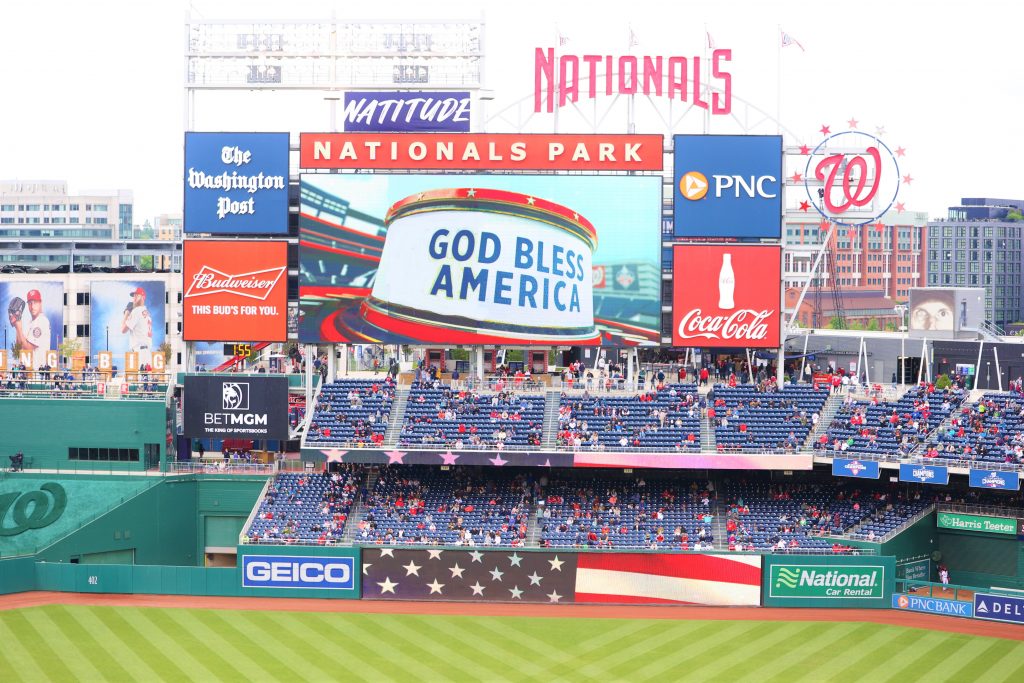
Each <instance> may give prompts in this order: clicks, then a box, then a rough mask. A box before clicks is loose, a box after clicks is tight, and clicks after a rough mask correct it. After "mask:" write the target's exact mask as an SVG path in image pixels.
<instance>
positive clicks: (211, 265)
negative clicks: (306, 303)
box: [182, 240, 288, 342]
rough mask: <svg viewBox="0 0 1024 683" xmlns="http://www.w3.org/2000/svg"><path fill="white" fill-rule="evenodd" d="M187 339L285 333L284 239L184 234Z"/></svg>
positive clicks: (281, 337)
mask: <svg viewBox="0 0 1024 683" xmlns="http://www.w3.org/2000/svg"><path fill="white" fill-rule="evenodd" d="M183 252H184V253H183V255H182V259H183V266H182V270H183V272H182V278H183V282H184V287H185V292H184V295H183V303H182V309H183V314H184V319H183V336H184V339H185V340H186V341H228V340H232V339H250V340H252V341H260V342H282V341H287V339H288V243H287V242H284V241H262V240H261V241H259V242H255V241H220V240H185V244H184V247H183Z"/></svg>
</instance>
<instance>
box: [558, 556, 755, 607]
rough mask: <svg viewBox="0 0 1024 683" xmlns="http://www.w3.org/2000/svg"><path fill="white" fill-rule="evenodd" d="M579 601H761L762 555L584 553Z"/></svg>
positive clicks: (578, 576) (578, 578)
mask: <svg viewBox="0 0 1024 683" xmlns="http://www.w3.org/2000/svg"><path fill="white" fill-rule="evenodd" d="M576 602H605V603H634V604H641V603H644V604H655V603H662V604H669V603H671V604H689V605H745V606H757V605H760V604H761V556H760V555H701V554H690V555H658V554H654V553H651V554H646V553H603V552H594V553H580V554H579V555H578V562H577V568H576Z"/></svg>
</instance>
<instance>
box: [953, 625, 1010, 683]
mask: <svg viewBox="0 0 1024 683" xmlns="http://www.w3.org/2000/svg"><path fill="white" fill-rule="evenodd" d="M1006 628H1014V627H1013V626H1011V625H1009V624H1008V625H1007V626H1006ZM1019 643H1020V641H1013V640H995V639H991V640H990V639H988V638H978V639H977V640H975V641H974V642H972V643H971V644H970V645H969V646H968V647H965V648H964V650H963V651H962V653H961V656H962V657H963V658H964V663H963V664H962V665H961V666H960V667H958V668H956V669H955V670H954V671H953V674H952V675H951V677H950V679H949V680H952V681H988V680H990V679H989V677H988V671H989V669H990V668H991V667H992V664H993V662H995V661H996V659H998V658H1001V657H1005V656H1006V655H1008V654H1010V653H1011V652H1013V651H1014V649H1015V648H1014V645H1017V646H1019ZM975 652H977V654H974V653H975ZM1017 652H1018V653H1019V652H1020V651H1019V650H1018V651H1017ZM971 655H974V656H971ZM954 666H955V664H954Z"/></svg>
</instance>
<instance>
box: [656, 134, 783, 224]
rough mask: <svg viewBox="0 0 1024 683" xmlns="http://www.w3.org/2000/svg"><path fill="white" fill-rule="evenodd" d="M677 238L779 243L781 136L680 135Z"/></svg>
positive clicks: (676, 174) (676, 158)
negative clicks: (756, 240) (761, 240)
mask: <svg viewBox="0 0 1024 683" xmlns="http://www.w3.org/2000/svg"><path fill="white" fill-rule="evenodd" d="M674 146H675V155H674V163H675V171H674V179H675V192H674V201H673V207H674V224H675V235H676V237H725V238H733V237H757V238H769V239H778V238H779V236H780V235H781V230H782V137H781V136H778V135H677V136H675V138H674Z"/></svg>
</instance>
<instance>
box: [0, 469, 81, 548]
mask: <svg viewBox="0 0 1024 683" xmlns="http://www.w3.org/2000/svg"><path fill="white" fill-rule="evenodd" d="M39 489H40V490H39V491H27V492H25V493H17V492H15V493H4V494H0V536H17V535H18V534H21V533H24V532H26V531H30V530H31V529H42V528H43V527H47V526H50V525H51V524H53V523H54V522H56V521H57V520H58V519H60V516H61V515H63V514H64V508H66V507H67V504H68V497H67V494H66V493H65V492H64V487H63V486H61V485H60V484H54V483H52V482H51V483H48V484H43V485H42V486H40V487H39ZM47 494H49V495H47Z"/></svg>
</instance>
